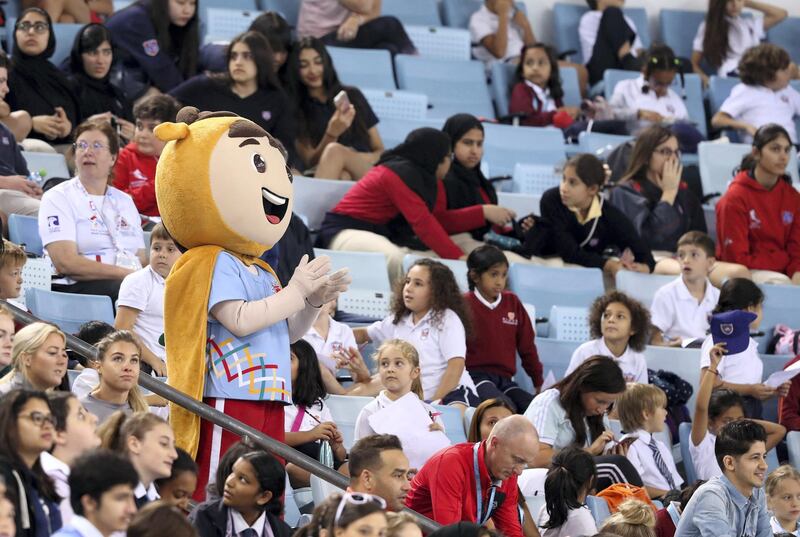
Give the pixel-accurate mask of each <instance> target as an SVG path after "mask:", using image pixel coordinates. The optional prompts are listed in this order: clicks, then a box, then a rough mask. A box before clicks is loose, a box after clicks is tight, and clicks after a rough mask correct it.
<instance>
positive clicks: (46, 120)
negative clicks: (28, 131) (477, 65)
mask: <svg viewBox="0 0 800 537" xmlns="http://www.w3.org/2000/svg"><path fill="white" fill-rule="evenodd" d="M32 119H33V130H34V131H36V132H38V133H39V134H41V135H43V136H44V137H45V138H47V139H48V140H55V139H56V138H58V137H59V135H60V133H61V126H60V124H59V121H58V119H57V118H56V117H55V116H33V118H32Z"/></svg>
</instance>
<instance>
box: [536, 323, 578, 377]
mask: <svg viewBox="0 0 800 537" xmlns="http://www.w3.org/2000/svg"><path fill="white" fill-rule="evenodd" d="M580 344H581V342H579V341H561V340H558V339H554V338H549V337H539V336H538V333H537V337H536V351H537V352H538V353H539V361H540V362H542V368H543V374H544V376H545V377H546V376H547V374H548V373H549V372H552V373H553V375H554V376H555V378H556V380H560V379H562V378H564V373H566V371H567V366H569V361H570V360H571V359H572V353H574V352H575V349H577V348H578V347H579V346H580Z"/></svg>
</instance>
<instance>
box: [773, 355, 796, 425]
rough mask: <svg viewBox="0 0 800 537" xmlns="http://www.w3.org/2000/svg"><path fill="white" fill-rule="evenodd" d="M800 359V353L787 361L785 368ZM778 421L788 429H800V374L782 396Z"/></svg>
mask: <svg viewBox="0 0 800 537" xmlns="http://www.w3.org/2000/svg"><path fill="white" fill-rule="evenodd" d="M798 360H800V354H798V355H797V356H795V357H794V358H792V359H791V360H789V361H788V362H786V365H784V366H783V368H784V369H786V368H787V367H789V366H790V365H792V364H793V363H795V362H796V361H798ZM778 423H780V424H781V425H783V426H784V427H786V431H787V432H788V431H800V375H798V376H796V377H794V378H793V379H792V384H791V386H789V393H788V394H786V397H781V399H780V407H779V410H778Z"/></svg>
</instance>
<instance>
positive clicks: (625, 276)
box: [617, 270, 675, 308]
mask: <svg viewBox="0 0 800 537" xmlns="http://www.w3.org/2000/svg"><path fill="white" fill-rule="evenodd" d="M673 280H675V276H662V275H659V274H642V273H641V272H634V271H632V270H620V271H619V272H617V291H622V292H623V293H625V294H627V295H628V296H630V297H632V298H635V299H636V300H638V301H639V302H641V303H642V304H644V305H645V307H647V308H650V306H651V305H652V304H653V297H654V296H655V294H656V291H658V290H659V289H661V288H662V287H664V286H665V285H667V284H668V283H670V282H672V281H673Z"/></svg>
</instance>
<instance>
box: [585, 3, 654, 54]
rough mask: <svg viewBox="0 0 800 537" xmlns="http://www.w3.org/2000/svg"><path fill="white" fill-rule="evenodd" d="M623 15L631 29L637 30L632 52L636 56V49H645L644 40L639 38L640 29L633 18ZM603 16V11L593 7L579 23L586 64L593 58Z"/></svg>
mask: <svg viewBox="0 0 800 537" xmlns="http://www.w3.org/2000/svg"><path fill="white" fill-rule="evenodd" d="M623 16H624V17H625V22H627V23H628V26H630V28H631V30H633V31H634V32H636V37H635V38H634V40H633V45H631V54H633V55H634V56H636V51H637V50H639V49H643V48H644V45H643V44H642V40H641V39H639V31H638V30H637V29H636V24H634V22H633V19H631V18H630V17H628V16H627V15H623ZM602 18H603V12H602V11H598V10H596V9H593V10H591V11H587V12H586V13H584V14H583V16H582V17H581V21H580V23H579V24H578V36H579V37H580V38H581V53H583V63H584V64H586V63H589V60H591V59H592V53H593V52H594V42H595V41H597V32H598V30H599V29H600V19H602Z"/></svg>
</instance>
